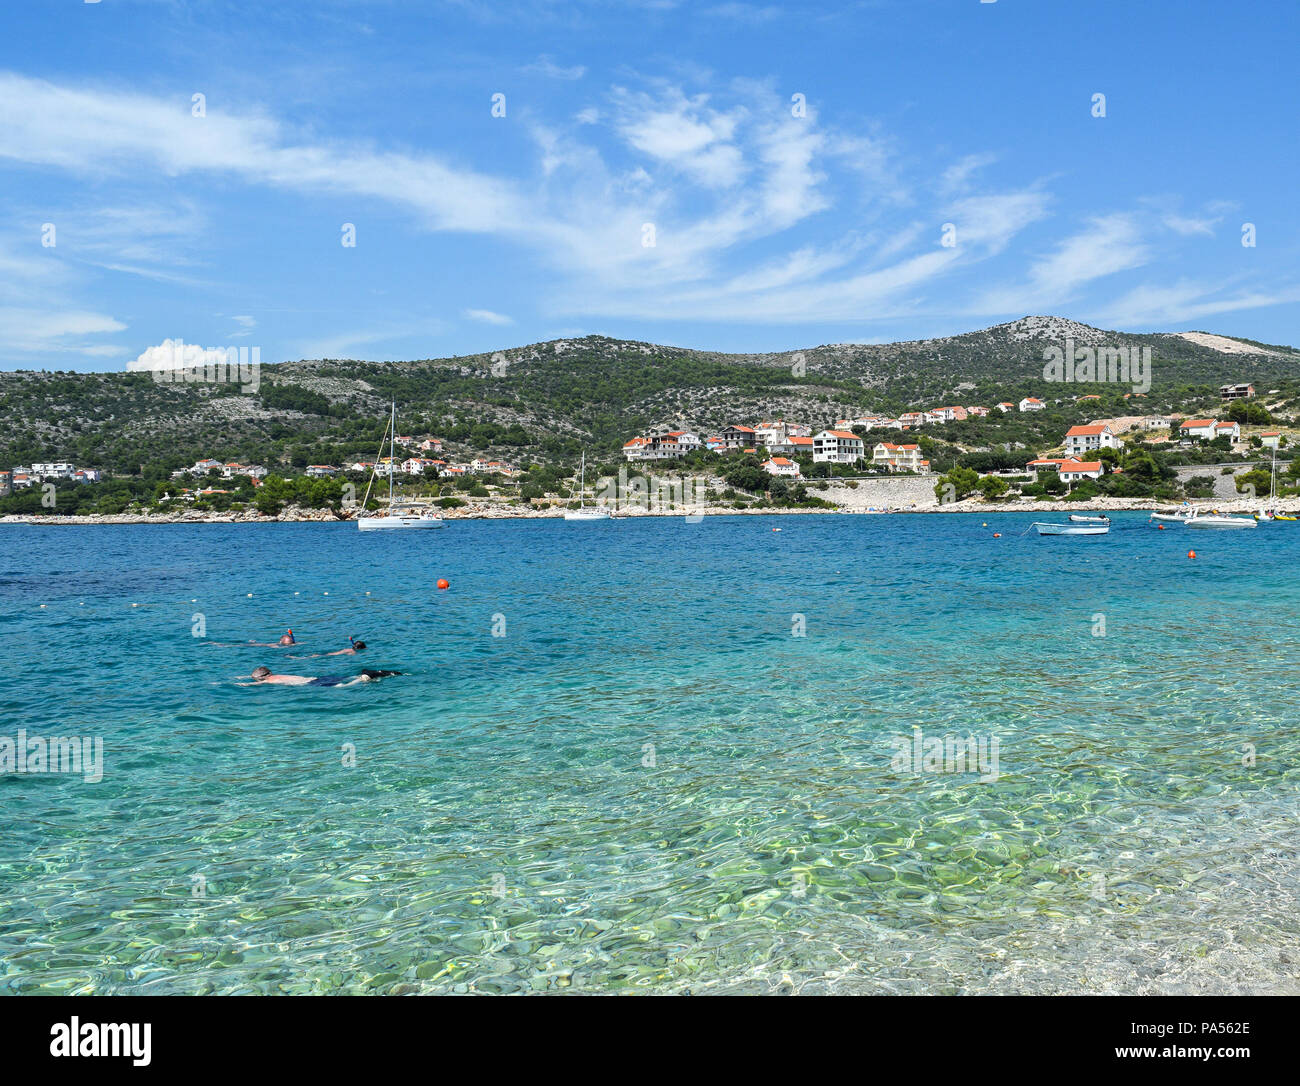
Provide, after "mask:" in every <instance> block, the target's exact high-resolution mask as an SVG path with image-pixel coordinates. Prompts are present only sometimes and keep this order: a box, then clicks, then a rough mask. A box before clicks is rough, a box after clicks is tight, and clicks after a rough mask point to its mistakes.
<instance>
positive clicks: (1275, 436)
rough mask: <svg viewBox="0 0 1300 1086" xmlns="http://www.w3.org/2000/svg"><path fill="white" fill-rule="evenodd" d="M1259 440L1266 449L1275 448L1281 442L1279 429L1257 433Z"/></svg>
mask: <svg viewBox="0 0 1300 1086" xmlns="http://www.w3.org/2000/svg"><path fill="white" fill-rule="evenodd" d="M1259 440H1260V442H1261V443H1262V444H1263V446H1264V448H1266V449H1276V448H1277V447H1278V446H1279V445H1281V443H1282V431H1281V430H1265V431H1264V432H1263V433H1262V434H1260V435H1259Z"/></svg>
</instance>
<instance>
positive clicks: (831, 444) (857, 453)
mask: <svg viewBox="0 0 1300 1086" xmlns="http://www.w3.org/2000/svg"><path fill="white" fill-rule="evenodd" d="M812 442H813V461H814V463H819V464H826V463H829V464H854V463H857V461H858V460H859V459H860V458H861V457H862V455H863V453H864V451H865V448H864V445H863V441H862V438H860V437H858V435H857V434H854V433H850V432H849V431H848V430H823V431H822V432H821V433H820V434H814V435H813V439H812Z"/></svg>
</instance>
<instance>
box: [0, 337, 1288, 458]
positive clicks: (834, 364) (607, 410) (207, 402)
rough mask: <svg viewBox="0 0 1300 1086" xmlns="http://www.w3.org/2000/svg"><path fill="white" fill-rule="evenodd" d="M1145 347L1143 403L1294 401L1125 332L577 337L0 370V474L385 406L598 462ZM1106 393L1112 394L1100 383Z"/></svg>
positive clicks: (510, 444)
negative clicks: (162, 374)
mask: <svg viewBox="0 0 1300 1086" xmlns="http://www.w3.org/2000/svg"><path fill="white" fill-rule="evenodd" d="M1066 336H1071V337H1072V338H1073V339H1074V341H1075V342H1076V344H1078V345H1080V346H1083V345H1089V344H1091V345H1098V344H1105V345H1107V346H1137V347H1148V346H1149V347H1150V348H1151V349H1152V355H1153V359H1154V364H1153V385H1152V391H1151V395H1150V400H1149V404H1150V406H1151V407H1152V408H1155V407H1157V406H1158V405H1160V404H1167V405H1168V406H1169V407H1171V408H1176V407H1181V406H1187V405H1191V404H1197V405H1199V406H1200V407H1201V409H1207V410H1208V409H1210V408H1211V407H1212V406H1214V405H1216V404H1217V395H1216V390H1217V387H1218V386H1219V385H1220V384H1222V383H1225V382H1229V381H1253V382H1254V383H1255V384H1256V385H1257V386H1258V387H1259V389H1260V391H1261V392H1265V391H1266V390H1267V389H1268V388H1272V387H1277V388H1281V389H1283V391H1284V392H1285V393H1286V395H1288V396H1289V395H1292V394H1294V392H1295V391H1296V389H1295V386H1296V378H1297V374H1300V366H1298V365H1297V364H1298V363H1300V352H1297V351H1296V350H1295V349H1293V348H1290V347H1278V346H1271V345H1267V344H1257V343H1252V342H1250V341H1247V340H1240V339H1229V338H1227V337H1220V336H1216V335H1214V334H1212V333H1167V334H1152V335H1129V334H1126V333H1119V332H1109V331H1105V330H1102V329H1096V328H1091V327H1089V326H1087V325H1083V324H1078V323H1076V322H1073V321H1068V320H1065V319H1064V318H1058V317H1025V318H1023V319H1021V320H1019V321H1013V322H1010V323H1008V324H1002V325H997V326H995V327H992V328H986V329H982V330H980V331H975V332H969V333H965V334H962V335H958V336H950V337H945V338H941V339H931V340H916V341H909V342H901V343H889V344H870V345H867V344H830V345H822V346H817V347H810V348H804V349H802V350H800V351H785V352H773V353H767V354H753V355H744V354H727V353H720V352H711V351H699V350H693V349H689V348H679V347H667V346H662V345H657V344H651V343H637V342H629V341H623V340H614V339H609V338H606V337H603V336H588V337H586V338H583V339H578V340H554V341H549V342H545V343H535V344H530V345H527V346H524V347H519V348H514V349H509V350H506V351H503V352H499V353H496V354H479V355H469V356H464V357H457V358H443V359H420V360H415V361H409V362H392V363H378V362H366V361H356V360H339V359H318V360H304V361H299V362H287V363H280V364H277V365H266V366H263V367H262V371H261V375H260V376H261V383H260V387H259V388H258V390H257V392H256V393H254V394H244V393H242V392H241V391H240V390H239V389H238V387H237V386H233V385H203V384H192V385H185V384H167V383H163V384H159V383H156V382H155V381H154V380H153V378H152V376H151V375H149V374H143V373H108V374H102V373H101V374H93V373H92V374H79V373H49V372H30V371H19V372H10V373H4V374H0V418H3V419H4V423H5V425H4V430H3V436H2V437H0V466H5V467H7V466H11V465H13V464H15V463H24V464H27V463H31V462H32V461H34V460H35V461H39V460H71V461H74V462H75V463H77V464H78V465H81V466H95V467H102V468H106V469H108V470H109V471H112V472H116V473H131V472H136V471H139V470H140V469H141V466H142V465H146V464H147V465H149V466H150V467H151V468H152V469H154V470H157V469H159V468H162V467H167V468H171V467H179V466H182V465H184V464H188V463H189V462H191V461H193V460H195V459H197V458H199V457H201V456H215V457H218V458H221V459H239V460H243V461H255V462H260V463H263V464H266V465H267V466H269V467H272V468H277V467H299V468H300V467H302V466H304V465H305V464H307V463H321V462H328V463H337V462H338V461H339V460H341V459H343V458H344V457H360V456H373V455H374V453H375V451H376V447H377V444H378V442H379V439H380V435H381V433H382V431H383V425H384V419H385V417H386V414H387V409H388V403H389V401H390V400H394V399H395V400H396V401H397V404H398V410H399V412H400V414H401V428H402V430H403V432H406V433H417V434H418V433H431V434H435V435H437V436H439V437H442V438H444V439H445V440H446V441H448V443H449V444H448V449H449V452H450V454H451V456H452V457H455V456H458V455H461V454H467V453H473V454H475V455H477V454H481V453H490V454H493V455H500V456H504V457H507V458H509V459H513V460H518V459H522V458H527V459H529V460H561V461H568V460H571V459H573V458H575V457H576V456H577V454H578V452H579V451H580V450H581V449H583V448H584V447H585V448H587V449H589V450H590V451H591V452H592V453H593V454H594V455H596V456H602V455H603V456H605V457H611V456H613V455H615V454H616V453H617V451H618V448H619V446H620V445H621V444H622V443H623V441H625V440H626V439H627V438H628V437H629V436H631V435H632V434H635V433H637V432H639V431H642V430H645V429H648V428H650V427H653V426H661V425H662V426H667V425H674V426H684V427H690V428H694V429H701V430H708V431H712V430H715V429H717V428H720V427H722V426H724V425H726V424H727V423H729V422H734V421H751V422H752V421H754V420H756V419H758V418H760V417H767V416H773V417H786V418H798V419H802V420H804V421H807V422H809V423H811V424H813V425H815V426H821V425H825V424H828V423H830V422H832V421H834V419H836V418H838V417H840V416H842V415H846V414H857V413H861V412H862V411H864V410H887V411H892V412H898V411H901V410H906V409H908V408H909V407H915V406H927V405H928V406H936V405H939V404H942V403H947V402H960V403H980V402H984V403H990V402H995V401H996V400H998V399H1012V400H1015V399H1018V398H1019V397H1021V396H1024V395H1038V396H1040V397H1042V398H1044V399H1047V400H1049V402H1050V401H1051V400H1052V399H1056V398H1061V399H1065V400H1069V401H1071V402H1072V401H1073V398H1074V396H1076V395H1078V394H1079V393H1081V392H1086V391H1103V389H1099V388H1088V387H1085V386H1082V385H1052V384H1049V383H1048V382H1045V381H1044V380H1043V377H1042V370H1043V361H1042V352H1043V349H1044V347H1045V346H1049V345H1052V344H1057V345H1061V344H1063V342H1064V339H1065V337H1066ZM1104 390H1105V391H1106V392H1108V393H1110V394H1113V395H1114V396H1115V397H1117V396H1118V395H1119V394H1120V393H1122V392H1123V391H1126V389H1124V388H1119V387H1117V386H1104Z"/></svg>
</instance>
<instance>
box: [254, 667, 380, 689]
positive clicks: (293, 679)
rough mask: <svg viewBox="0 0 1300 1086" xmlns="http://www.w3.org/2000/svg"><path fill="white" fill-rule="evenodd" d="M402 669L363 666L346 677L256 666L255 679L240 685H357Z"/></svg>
mask: <svg viewBox="0 0 1300 1086" xmlns="http://www.w3.org/2000/svg"><path fill="white" fill-rule="evenodd" d="M400 674H401V672H400V671H374V670H371V669H370V668H363V669H362V670H361V674H359V675H354V676H352V677H350V678H345V677H343V676H339V675H321V676H317V677H313V676H311V675H277V674H275V673H274V672H273V671H272V670H271V669H270V668H269V667H255V668H253V674H252V675H250V676H249V678H250V679H252V680H253V681H252V682H251V683H240V684H239V685H240V686H258V685H261V684H263V683H267V684H270V685H272V686H355V685H356V684H357V683H371V682H374V681H375V680H376V679H386V678H388V676H390V675H400Z"/></svg>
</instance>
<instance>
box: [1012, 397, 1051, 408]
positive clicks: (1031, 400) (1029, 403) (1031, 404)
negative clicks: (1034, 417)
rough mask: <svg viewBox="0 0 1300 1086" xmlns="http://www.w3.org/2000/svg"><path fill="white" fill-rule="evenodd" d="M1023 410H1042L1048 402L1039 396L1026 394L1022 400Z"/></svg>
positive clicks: (1021, 406)
mask: <svg viewBox="0 0 1300 1086" xmlns="http://www.w3.org/2000/svg"><path fill="white" fill-rule="evenodd" d="M1019 406H1020V410H1021V411H1041V410H1042V409H1043V408H1044V407H1046V406H1047V404H1045V403H1043V401H1042V400H1040V399H1039V398H1038V397H1037V396H1026V397H1025V398H1024V399H1023V400H1021V401H1020V405H1019Z"/></svg>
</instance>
